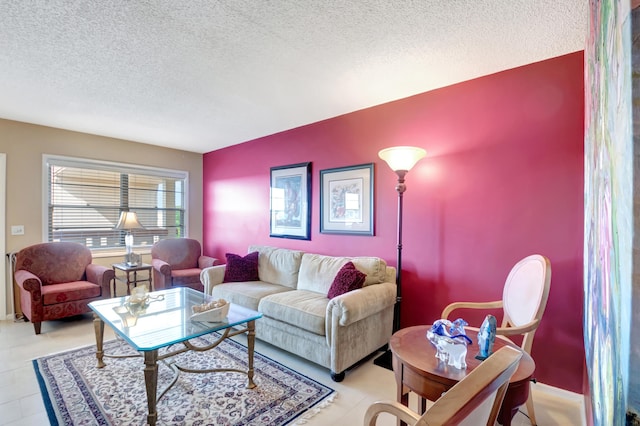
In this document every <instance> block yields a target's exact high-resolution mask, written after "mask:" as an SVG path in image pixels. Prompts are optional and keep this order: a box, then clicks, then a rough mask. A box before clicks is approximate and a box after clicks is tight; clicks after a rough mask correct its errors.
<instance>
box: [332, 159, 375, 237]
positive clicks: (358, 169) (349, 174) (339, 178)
mask: <svg viewBox="0 0 640 426" xmlns="http://www.w3.org/2000/svg"><path fill="white" fill-rule="evenodd" d="M320 232H321V233H323V234H358V235H373V163H369V164H361V165H358V166H350V167H340V168H337V169H327V170H320Z"/></svg>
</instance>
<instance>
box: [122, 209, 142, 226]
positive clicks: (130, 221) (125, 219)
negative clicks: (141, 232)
mask: <svg viewBox="0 0 640 426" xmlns="http://www.w3.org/2000/svg"><path fill="white" fill-rule="evenodd" d="M116 229H144V226H142V225H141V224H140V222H138V215H137V214H136V213H135V212H122V213H120V220H118V224H117V225H116Z"/></svg>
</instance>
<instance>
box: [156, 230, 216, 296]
mask: <svg viewBox="0 0 640 426" xmlns="http://www.w3.org/2000/svg"><path fill="white" fill-rule="evenodd" d="M218 263H219V262H218V259H215V258H213V257H209V256H203V255H202V246H201V245H200V242H199V241H198V240H192V239H190V238H167V239H164V240H160V241H158V242H157V243H155V244H154V245H153V247H152V248H151V265H152V266H153V287H154V289H155V290H162V289H164V288H173V287H191V288H193V289H195V290H199V291H203V290H204V285H202V282H200V271H202V270H203V269H204V268H208V267H210V266H214V265H217V264H218Z"/></svg>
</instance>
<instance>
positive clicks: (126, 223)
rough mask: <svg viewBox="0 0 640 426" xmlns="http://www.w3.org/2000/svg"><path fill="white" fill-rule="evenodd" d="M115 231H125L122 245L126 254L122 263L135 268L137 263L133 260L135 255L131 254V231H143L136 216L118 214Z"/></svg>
mask: <svg viewBox="0 0 640 426" xmlns="http://www.w3.org/2000/svg"><path fill="white" fill-rule="evenodd" d="M116 229H123V230H126V231H127V234H126V235H125V236H124V245H125V247H126V250H127V251H126V254H125V256H124V261H125V263H126V264H127V265H129V266H136V265H137V264H138V261H137V260H136V259H135V257H136V255H135V254H134V253H133V234H131V230H132V229H144V226H142V225H141V224H140V222H139V221H138V215H137V214H136V213H135V212H122V213H120V220H118V224H117V225H116Z"/></svg>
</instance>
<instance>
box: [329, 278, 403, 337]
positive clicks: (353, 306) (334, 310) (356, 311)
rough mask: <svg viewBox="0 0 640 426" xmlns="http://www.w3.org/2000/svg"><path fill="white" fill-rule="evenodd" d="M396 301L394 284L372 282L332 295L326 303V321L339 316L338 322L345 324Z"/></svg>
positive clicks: (365, 316) (371, 313)
mask: <svg viewBox="0 0 640 426" xmlns="http://www.w3.org/2000/svg"><path fill="white" fill-rule="evenodd" d="M395 302H396V285H395V284H393V283H380V284H372V285H368V286H366V287H362V288H360V289H358V290H354V291H350V292H348V293H344V294H341V295H340V296H337V297H334V298H333V299H331V300H330V301H329V304H328V305H327V317H326V321H331V316H337V317H339V320H338V324H340V325H341V326H346V325H349V324H353V323H354V322H357V321H360V320H361V319H364V318H367V317H369V316H371V315H373V314H375V313H377V312H380V311H382V310H383V309H385V308H388V307H389V306H393V305H394V304H395Z"/></svg>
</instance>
